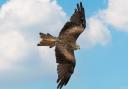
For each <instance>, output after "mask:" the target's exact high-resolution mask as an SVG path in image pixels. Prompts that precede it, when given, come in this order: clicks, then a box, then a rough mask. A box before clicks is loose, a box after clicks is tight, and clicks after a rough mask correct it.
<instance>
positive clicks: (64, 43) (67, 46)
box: [38, 3, 86, 89]
mask: <svg viewBox="0 0 128 89" xmlns="http://www.w3.org/2000/svg"><path fill="white" fill-rule="evenodd" d="M85 27H86V20H85V14H84V8H83V6H82V3H80V4H77V9H75V12H74V14H73V15H72V16H71V18H70V21H69V22H67V23H66V24H65V25H64V27H63V28H62V30H61V31H60V34H59V36H58V37H54V36H52V35H50V34H49V33H47V34H44V33H40V38H41V39H42V40H41V41H40V43H39V44H38V46H49V47H50V48H52V47H54V46H55V56H56V63H58V65H57V73H58V79H57V83H58V86H57V89H61V88H62V87H63V86H64V85H66V84H67V83H68V81H69V79H70V77H71V75H72V74H73V72H74V68H75V65H76V60H75V55H74V50H78V49H79V48H80V47H79V45H77V44H76V40H77V38H78V37H79V35H80V34H81V33H82V32H83V31H84V29H85Z"/></svg>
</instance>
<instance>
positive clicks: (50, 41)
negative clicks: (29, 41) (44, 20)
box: [38, 33, 57, 48]
mask: <svg viewBox="0 0 128 89" xmlns="http://www.w3.org/2000/svg"><path fill="white" fill-rule="evenodd" d="M40 38H41V41H40V43H39V44H38V46H49V47H50V48H52V47H54V46H55V44H56V42H57V38H56V37H54V36H52V35H51V34H49V33H47V34H44V33H40Z"/></svg>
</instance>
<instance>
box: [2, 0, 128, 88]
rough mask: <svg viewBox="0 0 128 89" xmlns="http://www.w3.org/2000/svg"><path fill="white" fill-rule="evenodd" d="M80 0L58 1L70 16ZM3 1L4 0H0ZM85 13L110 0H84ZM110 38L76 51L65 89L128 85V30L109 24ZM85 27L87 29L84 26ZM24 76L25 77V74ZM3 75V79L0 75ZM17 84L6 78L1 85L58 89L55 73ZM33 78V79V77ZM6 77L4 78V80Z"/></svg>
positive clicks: (101, 7) (94, 11)
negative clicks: (75, 62) (108, 40)
mask: <svg viewBox="0 0 128 89" xmlns="http://www.w3.org/2000/svg"><path fill="white" fill-rule="evenodd" d="M79 1H80V0H73V1H72V0H69V1H67V0H57V2H58V4H59V5H60V6H61V7H62V8H63V9H64V11H65V12H66V14H67V15H68V16H70V15H71V14H72V12H73V11H74V8H75V6H76V3H77V2H79ZM0 3H2V4H3V3H4V0H0ZM83 5H84V7H85V8H86V17H87V18H90V17H91V16H93V15H95V14H96V13H97V12H98V11H100V10H102V9H105V8H107V7H108V1H107V0H83ZM108 29H109V31H110V33H111V36H112V38H111V41H110V42H109V43H107V44H106V45H105V46H101V45H99V44H97V45H95V46H93V47H91V48H87V49H86V48H82V49H80V50H79V51H77V52H76V59H77V65H76V68H75V72H74V74H73V76H72V78H71V80H70V81H69V83H68V85H67V86H66V87H64V88H63V89H128V54H127V53H128V41H127V40H128V32H123V31H121V30H117V29H118V28H116V27H114V26H110V25H109V26H108ZM85 31H86V29H85ZM23 78H24V77H23ZM0 79H2V78H1V77H0ZM23 80H24V82H22V83H20V80H18V81H19V82H18V81H17V83H16V84H13V83H12V84H11V83H9V84H8V85H7V82H8V81H5V82H6V83H5V84H6V85H2V87H0V88H1V89H56V76H53V77H51V78H48V79H47V77H45V78H44V77H43V76H39V77H36V78H34V79H32V81H27V82H25V79H23ZM30 80H31V79H30ZM3 81H4V80H3Z"/></svg>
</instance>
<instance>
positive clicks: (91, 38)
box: [79, 16, 111, 48]
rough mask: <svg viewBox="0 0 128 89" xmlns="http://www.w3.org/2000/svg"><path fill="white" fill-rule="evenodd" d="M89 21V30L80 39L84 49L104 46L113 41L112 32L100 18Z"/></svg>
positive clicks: (92, 18) (96, 17)
mask: <svg viewBox="0 0 128 89" xmlns="http://www.w3.org/2000/svg"><path fill="white" fill-rule="evenodd" d="M87 21H88V22H87V28H86V29H85V31H84V33H83V34H82V35H81V37H80V39H79V42H80V43H81V44H82V45H81V47H82V48H90V47H93V46H95V45H102V46H104V45H106V44H107V43H109V42H110V41H111V33H110V31H109V30H108V28H107V26H106V24H105V23H104V22H103V21H102V20H100V19H99V17H98V16H93V17H91V18H89V19H87Z"/></svg>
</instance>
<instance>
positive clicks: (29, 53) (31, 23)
mask: <svg viewBox="0 0 128 89" xmlns="http://www.w3.org/2000/svg"><path fill="white" fill-rule="evenodd" d="M66 18H67V17H66V14H65V12H64V11H63V10H62V8H61V7H60V6H59V5H58V4H57V2H56V1H55V0H25V1H24V0H9V1H7V2H6V3H5V4H3V5H2V7H1V9H0V43H1V44H0V49H1V50H0V72H3V73H6V74H8V72H9V71H10V70H15V72H19V71H18V70H19V69H20V70H21V71H22V72H24V71H25V70H26V69H27V70H31V68H30V67H31V65H33V66H34V67H32V68H33V69H35V70H38V69H39V71H41V70H43V72H44V73H45V72H48V71H49V72H50V71H51V68H48V69H47V70H46V71H45V68H44V67H46V66H43V65H49V66H51V67H55V65H56V63H51V62H50V63H51V64H49V63H48V62H47V61H46V60H49V54H48V53H50V55H52V58H50V59H53V60H54V61H55V58H54V52H52V51H53V50H52V51H50V52H49V48H47V47H45V48H43V47H42V48H41V47H40V48H39V47H37V46H36V45H37V43H38V42H39V39H38V38H39V34H38V33H39V32H44V33H47V32H51V33H53V34H54V35H57V34H56V33H59V29H60V28H61V27H62V25H63V24H64V22H65V19H66ZM40 49H42V50H43V51H40ZM40 62H41V63H40ZM41 67H42V68H41ZM35 70H34V71H35Z"/></svg>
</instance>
